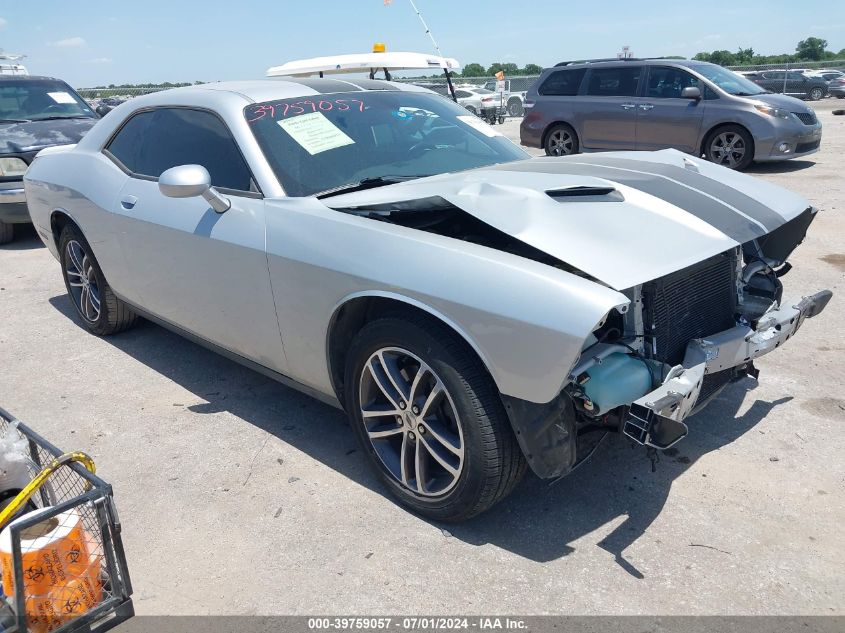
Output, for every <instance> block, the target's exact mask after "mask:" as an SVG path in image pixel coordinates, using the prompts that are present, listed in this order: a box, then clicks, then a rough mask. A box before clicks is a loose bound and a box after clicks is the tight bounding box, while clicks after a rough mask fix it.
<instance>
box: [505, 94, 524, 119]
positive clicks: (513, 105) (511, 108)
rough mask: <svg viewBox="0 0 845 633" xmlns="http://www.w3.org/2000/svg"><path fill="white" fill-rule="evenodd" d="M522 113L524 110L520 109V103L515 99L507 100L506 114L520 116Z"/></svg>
mask: <svg viewBox="0 0 845 633" xmlns="http://www.w3.org/2000/svg"><path fill="white" fill-rule="evenodd" d="M524 112H525V110H524V108H523V107H522V101H520V100H519V99H517V98H516V97H512V98H511V99H509V100H508V114H510V115H511V116H522V115H523V114H524Z"/></svg>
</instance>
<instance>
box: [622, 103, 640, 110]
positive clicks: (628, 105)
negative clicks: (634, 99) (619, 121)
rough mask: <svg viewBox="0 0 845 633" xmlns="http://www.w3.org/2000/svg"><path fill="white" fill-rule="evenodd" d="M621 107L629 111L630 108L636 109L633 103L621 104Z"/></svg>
mask: <svg viewBox="0 0 845 633" xmlns="http://www.w3.org/2000/svg"><path fill="white" fill-rule="evenodd" d="M622 107H623V108H625V109H626V110H630V109H631V108H636V107H637V104H635V103H623V104H622Z"/></svg>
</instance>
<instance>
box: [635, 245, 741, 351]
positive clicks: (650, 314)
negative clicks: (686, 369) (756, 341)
mask: <svg viewBox="0 0 845 633" xmlns="http://www.w3.org/2000/svg"><path fill="white" fill-rule="evenodd" d="M736 274H737V271H736V254H735V252H734V251H733V250H731V251H727V252H725V253H722V254H720V255H716V256H715V257H711V258H710V259H708V260H706V261H703V262H700V263H698V264H694V265H693V266H690V267H688V268H685V269H683V270H680V271H678V272H675V273H672V274H670V275H667V276H666V277H661V278H660V279H657V280H655V281H651V282H648V283H646V284H644V285H643V322H644V325H645V334H646V337H647V338H646V340H645V347H646V349H652V350H653V354H654V357H655V358H656V359H658V360H662V361H664V362H666V363H668V364H670V365H677V364H678V363H680V362H681V361H682V360H683V359H684V353H685V351H686V347H687V343H689V341H690V340H691V339H694V338H700V337H704V336H708V335H710V334H716V333H717V332H721V331H722V330H727V329H729V328H732V327H733V326H734V325H735V324H736V323H735V318H734V314H735V312H736ZM648 337H652V338H648Z"/></svg>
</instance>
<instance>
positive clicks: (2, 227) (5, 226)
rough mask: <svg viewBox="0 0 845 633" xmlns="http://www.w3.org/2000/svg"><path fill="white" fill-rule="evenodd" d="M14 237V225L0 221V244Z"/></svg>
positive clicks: (6, 242)
mask: <svg viewBox="0 0 845 633" xmlns="http://www.w3.org/2000/svg"><path fill="white" fill-rule="evenodd" d="M13 239H15V225H14V224H9V223H8V222H0V244H8V243H9V242H11V241H12V240H13Z"/></svg>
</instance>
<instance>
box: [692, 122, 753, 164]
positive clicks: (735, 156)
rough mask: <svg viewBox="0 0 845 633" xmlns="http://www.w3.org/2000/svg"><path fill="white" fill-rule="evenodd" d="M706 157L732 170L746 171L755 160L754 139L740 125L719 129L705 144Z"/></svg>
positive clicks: (712, 133) (713, 132) (711, 134)
mask: <svg viewBox="0 0 845 633" xmlns="http://www.w3.org/2000/svg"><path fill="white" fill-rule="evenodd" d="M704 157H705V158H706V159H707V160H709V161H710V162H711V163H716V164H717V165H722V166H724V167H728V168H730V169H745V168H746V167H748V166H749V165H750V164H751V161H753V160H754V139H752V138H751V135H750V134H749V133H748V131H747V130H745V128H741V127H739V126H738V125H726V126H724V127H720V128H717V129H715V130H713V131H712V132H711V133H710V135H709V136H708V137H707V140H706V141H705V143H704Z"/></svg>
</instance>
